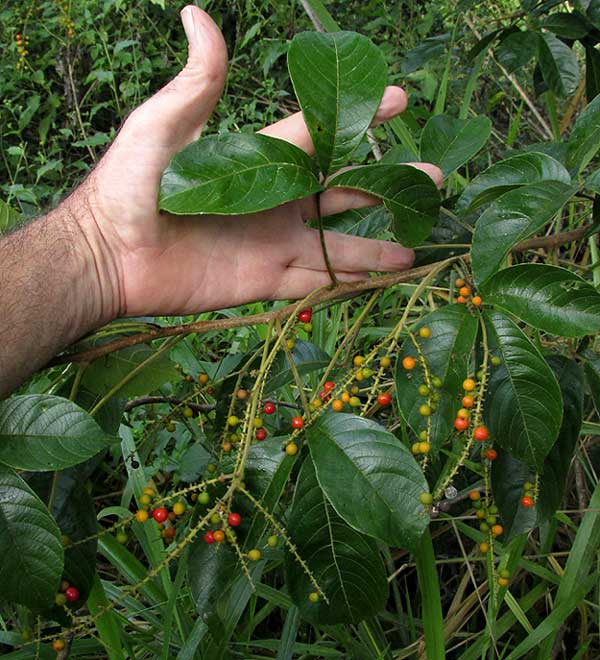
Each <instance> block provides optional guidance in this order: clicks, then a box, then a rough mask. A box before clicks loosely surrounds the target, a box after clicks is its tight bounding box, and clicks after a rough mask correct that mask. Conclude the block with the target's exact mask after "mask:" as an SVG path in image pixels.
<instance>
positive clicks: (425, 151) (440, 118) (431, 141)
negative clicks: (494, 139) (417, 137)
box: [421, 115, 492, 176]
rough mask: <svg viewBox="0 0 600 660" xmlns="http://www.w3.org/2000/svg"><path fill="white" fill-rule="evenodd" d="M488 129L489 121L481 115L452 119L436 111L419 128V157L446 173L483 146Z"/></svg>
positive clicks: (489, 126)
mask: <svg viewBox="0 0 600 660" xmlns="http://www.w3.org/2000/svg"><path fill="white" fill-rule="evenodd" d="M491 132H492V123H491V122H490V120H489V119H488V118H487V117H484V116H480V117H474V118H473V119H456V118H455V117H450V116H448V115H437V116H435V117H432V118H431V119H430V120H429V121H428V122H427V123H426V124H425V128H424V129H423V135H422V136H421V160H422V161H425V162H428V163H434V164H435V165H437V166H438V167H440V168H441V170H442V172H443V173H444V176H448V175H449V174H452V172H454V171H455V170H457V169H458V168H459V167H460V166H461V165H464V164H465V163H466V162H467V161H468V160H470V159H471V158H472V157H473V156H475V155H476V154H477V153H478V152H479V150H480V149H482V148H483V146H484V145H485V143H486V142H487V141H488V139H489V137H490V134H491Z"/></svg>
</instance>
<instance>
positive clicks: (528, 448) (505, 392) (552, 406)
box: [484, 311, 563, 472]
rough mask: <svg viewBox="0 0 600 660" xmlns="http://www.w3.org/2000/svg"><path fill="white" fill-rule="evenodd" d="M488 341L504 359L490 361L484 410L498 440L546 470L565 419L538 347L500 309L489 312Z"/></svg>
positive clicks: (494, 437) (557, 389) (551, 375)
mask: <svg viewBox="0 0 600 660" xmlns="http://www.w3.org/2000/svg"><path fill="white" fill-rule="evenodd" d="M484 314H485V322H486V327H487V330H488V341H489V345H490V349H491V350H492V352H493V354H494V355H497V356H498V357H500V358H501V360H502V364H501V365H500V366H497V367H492V371H491V374H490V379H489V386H488V392H487V396H486V402H485V407H484V416H485V420H486V424H487V425H488V427H489V429H490V433H491V437H492V439H493V441H494V442H495V443H497V444H498V445H500V447H502V448H503V449H506V450H507V451H508V452H510V453H511V454H512V455H513V456H515V457H516V458H519V459H520V460H522V461H524V462H525V463H527V465H529V467H531V468H532V469H537V470H538V471H540V472H541V471H542V470H543V468H544V459H545V458H546V456H547V455H548V452H549V451H550V450H551V449H552V446H553V445H554V443H555V441H556V438H557V436H558V431H559V429H560V425H561V421H562V411H563V402H562V397H561V394H560V388H559V386H558V383H557V382H556V378H555V377H554V374H553V373H552V370H551V369H550V367H549V366H548V364H547V363H546V361H545V360H544V358H543V356H542V354H541V353H540V352H539V350H538V349H537V348H536V347H535V346H534V345H533V344H532V343H531V342H530V341H529V339H527V337H526V336H525V335H524V334H523V333H522V332H521V330H519V328H518V327H517V326H516V325H515V324H514V323H513V322H512V321H511V320H510V319H509V318H508V317H507V316H505V315H504V314H503V313H501V312H487V311H486V312H485V313H484Z"/></svg>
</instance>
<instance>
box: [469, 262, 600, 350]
mask: <svg viewBox="0 0 600 660" xmlns="http://www.w3.org/2000/svg"><path fill="white" fill-rule="evenodd" d="M481 293H482V295H483V297H484V299H485V302H486V304H489V305H494V306H495V307H499V308H500V309H503V310H504V311H506V312H509V313H510V314H513V315H514V316H516V317H517V318H519V319H521V320H522V321H525V323H527V324H528V325H530V326H532V327H534V328H538V329H539V330H544V331H545V332H550V333H552V334H555V335H559V336H561V337H582V336H583V335H587V334H592V333H593V334H595V333H597V332H600V294H599V293H598V292H597V291H596V289H595V288H594V287H593V286H592V285H591V284H590V283H589V282H586V281H585V280H583V279H582V278H581V277H579V276H578V275H575V273H571V272H570V271H568V270H566V269H565V268H558V267H557V266H548V265H546V264H520V265H518V266H512V267H511V268H505V269H504V270H501V271H500V272H498V273H496V274H495V275H494V276H493V277H491V278H490V279H489V280H488V281H487V282H486V283H485V285H484V286H483V287H482V289H481Z"/></svg>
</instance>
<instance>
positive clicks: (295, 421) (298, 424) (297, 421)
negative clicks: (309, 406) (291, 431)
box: [292, 417, 304, 429]
mask: <svg viewBox="0 0 600 660" xmlns="http://www.w3.org/2000/svg"><path fill="white" fill-rule="evenodd" d="M292 426H293V427H294V428H295V429H301V428H302V427H303V426H304V420H303V419H302V417H293V418H292Z"/></svg>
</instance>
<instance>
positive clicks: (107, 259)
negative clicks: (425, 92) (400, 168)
mask: <svg viewBox="0 0 600 660" xmlns="http://www.w3.org/2000/svg"><path fill="white" fill-rule="evenodd" d="M181 17H182V22H183V26H184V29H185V32H186V36H187V38H188V43H189V53H188V61H187V64H186V66H185V68H184V69H183V70H182V71H181V73H180V74H179V75H178V76H177V77H176V78H174V79H173V80H172V81H171V82H170V83H169V84H168V85H166V87H164V88H163V89H161V90H160V91H159V92H158V93H157V94H155V95H154V96H153V97H151V98H150V99H149V100H148V101H146V102H145V103H144V104H142V105H141V106H140V107H138V108H137V109H136V110H134V111H133V112H132V113H131V114H130V115H129V117H128V118H127V120H126V121H125V123H124V124H123V126H122V127H121V130H120V131H119V134H118V135H117V138H116V139H115V141H114V143H113V144H112V145H111V147H110V148H109V149H108V151H107V152H106V154H105V155H104V157H103V158H102V159H101V161H100V162H99V163H98V165H97V166H96V167H95V169H94V170H93V171H92V172H91V174H90V175H89V176H88V177H87V179H86V180H85V181H84V182H83V183H82V184H81V185H80V186H79V187H78V188H77V189H76V190H75V191H74V192H73V193H72V194H71V195H70V196H69V197H68V198H67V199H65V201H64V202H63V203H62V204H60V206H58V207H57V208H56V209H55V210H54V211H52V212H50V213H49V214H47V215H46V216H44V217H42V218H39V219H38V220H36V221H35V222H32V223H30V224H29V225H27V226H26V227H24V228H23V229H21V230H19V231H17V232H15V233H13V234H11V235H9V236H8V237H5V238H3V239H2V240H0V310H2V311H1V318H2V323H1V327H0V397H3V396H6V395H7V394H8V393H9V392H10V391H11V390H13V389H14V388H15V387H17V386H18V385H19V384H20V383H22V382H23V381H24V380H25V379H26V378H27V377H28V376H29V375H31V374H32V373H33V372H34V371H36V370H38V369H39V368H41V367H43V366H44V365H45V364H46V363H47V362H48V360H49V359H50V358H51V357H53V356H54V355H56V354H57V353H58V352H59V351H61V350H63V349H64V348H65V347H66V346H68V345H69V344H70V343H72V342H74V341H76V340H77V339H79V338H80V337H82V336H83V335H85V334H86V333H88V332H90V331H92V330H94V329H95V328H98V327H99V326H101V325H104V324H106V323H108V322H110V321H111V320H113V319H115V318H117V317H119V316H143V315H171V314H192V313H198V312H201V311H206V310H214V309H220V308H224V307H231V306H234V305H239V304H242V303H246V302H250V301H255V300H277V299H287V298H301V297H304V296H305V295H307V294H308V293H309V292H310V291H312V290H314V289H315V288H317V287H320V286H323V285H326V284H328V283H329V282H330V278H329V275H328V273H327V269H326V267H325V263H324V259H323V254H322V250H321V247H320V242H319V235H318V232H317V231H316V230H314V229H311V228H309V227H308V226H307V225H306V224H305V221H306V220H307V219H309V218H311V217H314V216H315V208H316V207H315V199H314V197H308V198H306V199H303V200H299V201H295V202H290V203H287V204H284V205H283V206H280V207H278V208H276V209H271V210H269V211H264V212H261V213H256V214H252V215H242V216H202V217H193V216H187V217H186V216H172V215H169V214H167V213H159V212H158V209H157V196H158V188H159V183H160V177H161V173H162V171H163V170H164V168H165V167H166V165H167V164H168V162H169V160H170V158H171V157H172V156H173V154H174V153H175V152H177V151H178V150H180V149H181V148H183V147H184V146H185V145H186V144H188V143H189V142H191V141H193V140H195V139H197V138H198V137H199V135H200V134H201V131H202V129H203V127H204V126H205V125H206V122H207V121H208V119H209V117H210V114H211V112H212V111H213V109H214V107H215V105H216V103H217V101H218V99H219V97H220V95H221V92H222V89H223V85H224V82H225V76H226V73H227V50H226V46H225V42H224V40H223V37H222V35H221V33H220V31H219V29H218V28H217V26H216V25H215V24H214V22H213V21H212V20H211V19H210V17H209V16H208V14H206V13H205V12H203V11H202V10H201V9H199V8H198V7H195V6H187V7H185V8H184V10H183V11H182V14H181ZM406 103H407V100H406V94H405V93H404V91H403V90H402V89H400V88H399V87H388V88H387V89H386V91H385V94H384V96H383V99H382V102H381V105H380V107H379V109H378V111H377V114H376V117H375V121H374V123H380V122H383V121H386V120H388V119H391V118H392V117H394V116H396V115H397V114H399V113H400V112H402V111H403V110H404V109H405V107H406ZM261 132H263V133H265V134H267V135H271V136H274V137H277V138H281V139H284V140H287V141H289V142H292V143H294V144H295V145H297V146H298V147H300V148H302V149H304V150H305V151H306V152H308V153H309V154H310V153H312V152H313V146H312V143H311V139H310V136H309V133H308V130H307V128H306V125H305V124H304V121H303V119H302V115H301V113H297V114H294V115H291V116H290V117H287V118H285V119H283V120H281V121H279V122H277V123H276V124H273V125H271V126H268V127H266V128H265V129H263V131H261ZM415 167H418V168H420V169H423V170H424V171H426V172H427V173H428V174H429V175H430V176H431V177H432V178H433V179H434V180H435V181H436V183H437V184H438V185H441V180H442V175H441V172H440V171H439V169H438V168H436V167H435V166H433V165H429V164H425V163H418V164H415ZM374 203H377V200H375V199H373V198H371V197H369V196H367V195H364V194H362V193H359V192H356V191H351V190H341V189H335V190H331V191H328V192H325V193H324V194H322V196H321V211H322V213H323V215H330V214H333V213H338V212H341V211H344V210H347V209H350V208H359V207H364V206H368V205H371V204H374ZM326 244H327V251H328V254H329V258H330V261H331V264H332V266H333V269H334V270H335V272H336V275H337V277H338V279H339V280H340V281H352V280H358V279H363V278H365V277H367V276H368V273H369V272H370V271H392V272H393V271H400V270H404V269H406V268H409V267H410V266H411V265H412V263H413V259H414V254H413V252H412V250H408V249H406V248H404V247H402V246H401V245H398V244H396V243H391V242H387V241H378V240H371V239H365V238H358V237H354V236H346V235H343V234H338V233H334V232H326Z"/></svg>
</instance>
